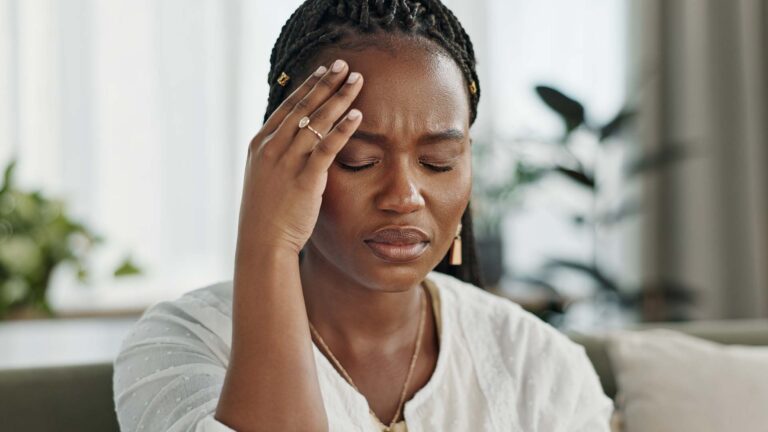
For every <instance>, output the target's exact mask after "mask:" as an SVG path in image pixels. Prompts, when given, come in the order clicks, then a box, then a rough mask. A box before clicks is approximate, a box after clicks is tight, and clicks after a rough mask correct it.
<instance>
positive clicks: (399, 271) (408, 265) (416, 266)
mask: <svg viewBox="0 0 768 432" xmlns="http://www.w3.org/2000/svg"><path fill="white" fill-rule="evenodd" d="M364 247H365V248H367V246H364ZM430 252H433V251H432V248H431V245H430V246H428V248H427V250H426V251H425V253H424V254H423V255H421V256H419V257H418V258H416V259H414V260H412V261H408V262H391V261H387V260H385V259H382V258H380V257H378V256H376V255H375V254H372V253H370V252H368V253H367V254H363V257H364V259H362V260H358V262H357V263H355V264H356V265H354V266H353V268H354V269H355V270H354V273H355V274H354V276H353V277H354V278H355V279H357V280H358V281H359V282H360V283H361V284H363V285H365V286H368V287H370V288H371V289H373V290H376V291H383V292H403V291H407V290H409V289H410V288H411V287H413V286H414V285H417V284H418V283H420V282H421V281H422V280H424V278H425V277H426V276H427V274H428V273H429V272H430V271H431V269H433V268H434V267H435V266H436V265H437V263H438V262H439V260H438V261H437V262H435V263H434V265H432V262H433V261H435V259H436V258H435V257H434V256H432V255H433V254H432V253H430Z"/></svg>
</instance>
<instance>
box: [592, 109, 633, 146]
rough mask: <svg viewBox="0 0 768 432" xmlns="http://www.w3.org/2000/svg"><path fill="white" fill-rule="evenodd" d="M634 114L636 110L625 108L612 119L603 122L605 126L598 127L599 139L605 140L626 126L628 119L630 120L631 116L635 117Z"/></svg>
mask: <svg viewBox="0 0 768 432" xmlns="http://www.w3.org/2000/svg"><path fill="white" fill-rule="evenodd" d="M636 114H637V112H635V111H632V110H630V109H627V108H624V109H623V110H621V111H619V112H618V114H616V117H614V118H613V120H611V121H609V122H608V123H606V124H605V126H603V127H601V128H600V141H601V142H602V141H605V140H606V139H608V138H610V137H612V136H614V135H616V134H617V133H618V132H620V131H621V130H622V129H623V128H624V127H625V126H626V124H627V122H628V121H629V120H632V118H633V117H635V115H636Z"/></svg>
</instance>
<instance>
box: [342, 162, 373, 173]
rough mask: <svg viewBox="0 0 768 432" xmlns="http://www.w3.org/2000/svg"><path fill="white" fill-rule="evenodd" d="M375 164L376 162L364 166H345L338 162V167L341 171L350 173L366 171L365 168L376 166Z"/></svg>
mask: <svg viewBox="0 0 768 432" xmlns="http://www.w3.org/2000/svg"><path fill="white" fill-rule="evenodd" d="M377 163H378V162H373V163H369V164H365V165H347V164H343V163H341V162H338V164H339V166H340V167H341V168H342V169H343V170H346V171H352V172H357V171H362V170H364V169H367V168H370V167H372V166H374V165H376V164H377Z"/></svg>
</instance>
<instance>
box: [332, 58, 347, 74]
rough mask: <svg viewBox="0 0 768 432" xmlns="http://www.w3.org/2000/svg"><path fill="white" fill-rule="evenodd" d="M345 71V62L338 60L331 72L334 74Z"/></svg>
mask: <svg viewBox="0 0 768 432" xmlns="http://www.w3.org/2000/svg"><path fill="white" fill-rule="evenodd" d="M342 69H344V61H343V60H336V61H335V62H333V66H331V70H332V71H333V72H336V73H338V72H341V70H342Z"/></svg>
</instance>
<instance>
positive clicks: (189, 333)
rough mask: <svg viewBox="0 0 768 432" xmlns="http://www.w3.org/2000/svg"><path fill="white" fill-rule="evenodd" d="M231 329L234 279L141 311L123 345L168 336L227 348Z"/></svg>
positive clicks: (126, 346)
mask: <svg viewBox="0 0 768 432" xmlns="http://www.w3.org/2000/svg"><path fill="white" fill-rule="evenodd" d="M231 333H232V282H231V281H228V282H219V283H215V284H211V285H208V286H205V287H203V288H198V289H195V290H192V291H189V292H187V293H185V294H183V295H182V296H180V297H178V298H176V299H173V300H166V301H162V302H159V303H156V304H154V305H152V306H150V307H149V308H147V310H146V311H145V312H144V313H143V314H142V316H141V317H140V318H139V320H138V321H137V322H136V323H135V324H134V325H133V328H132V331H131V332H130V333H129V334H128V335H127V337H126V338H125V339H124V340H123V346H122V349H123V350H126V349H128V348H129V347H131V346H134V345H143V344H145V343H146V342H147V341H148V340H156V339H157V338H166V337H169V336H173V337H177V338H180V340H181V339H183V340H184V341H185V342H186V343H189V344H193V343H197V342H203V343H204V344H205V345H208V346H216V347H217V348H218V349H221V350H225V347H228V345H229V340H230V338H231Z"/></svg>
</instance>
